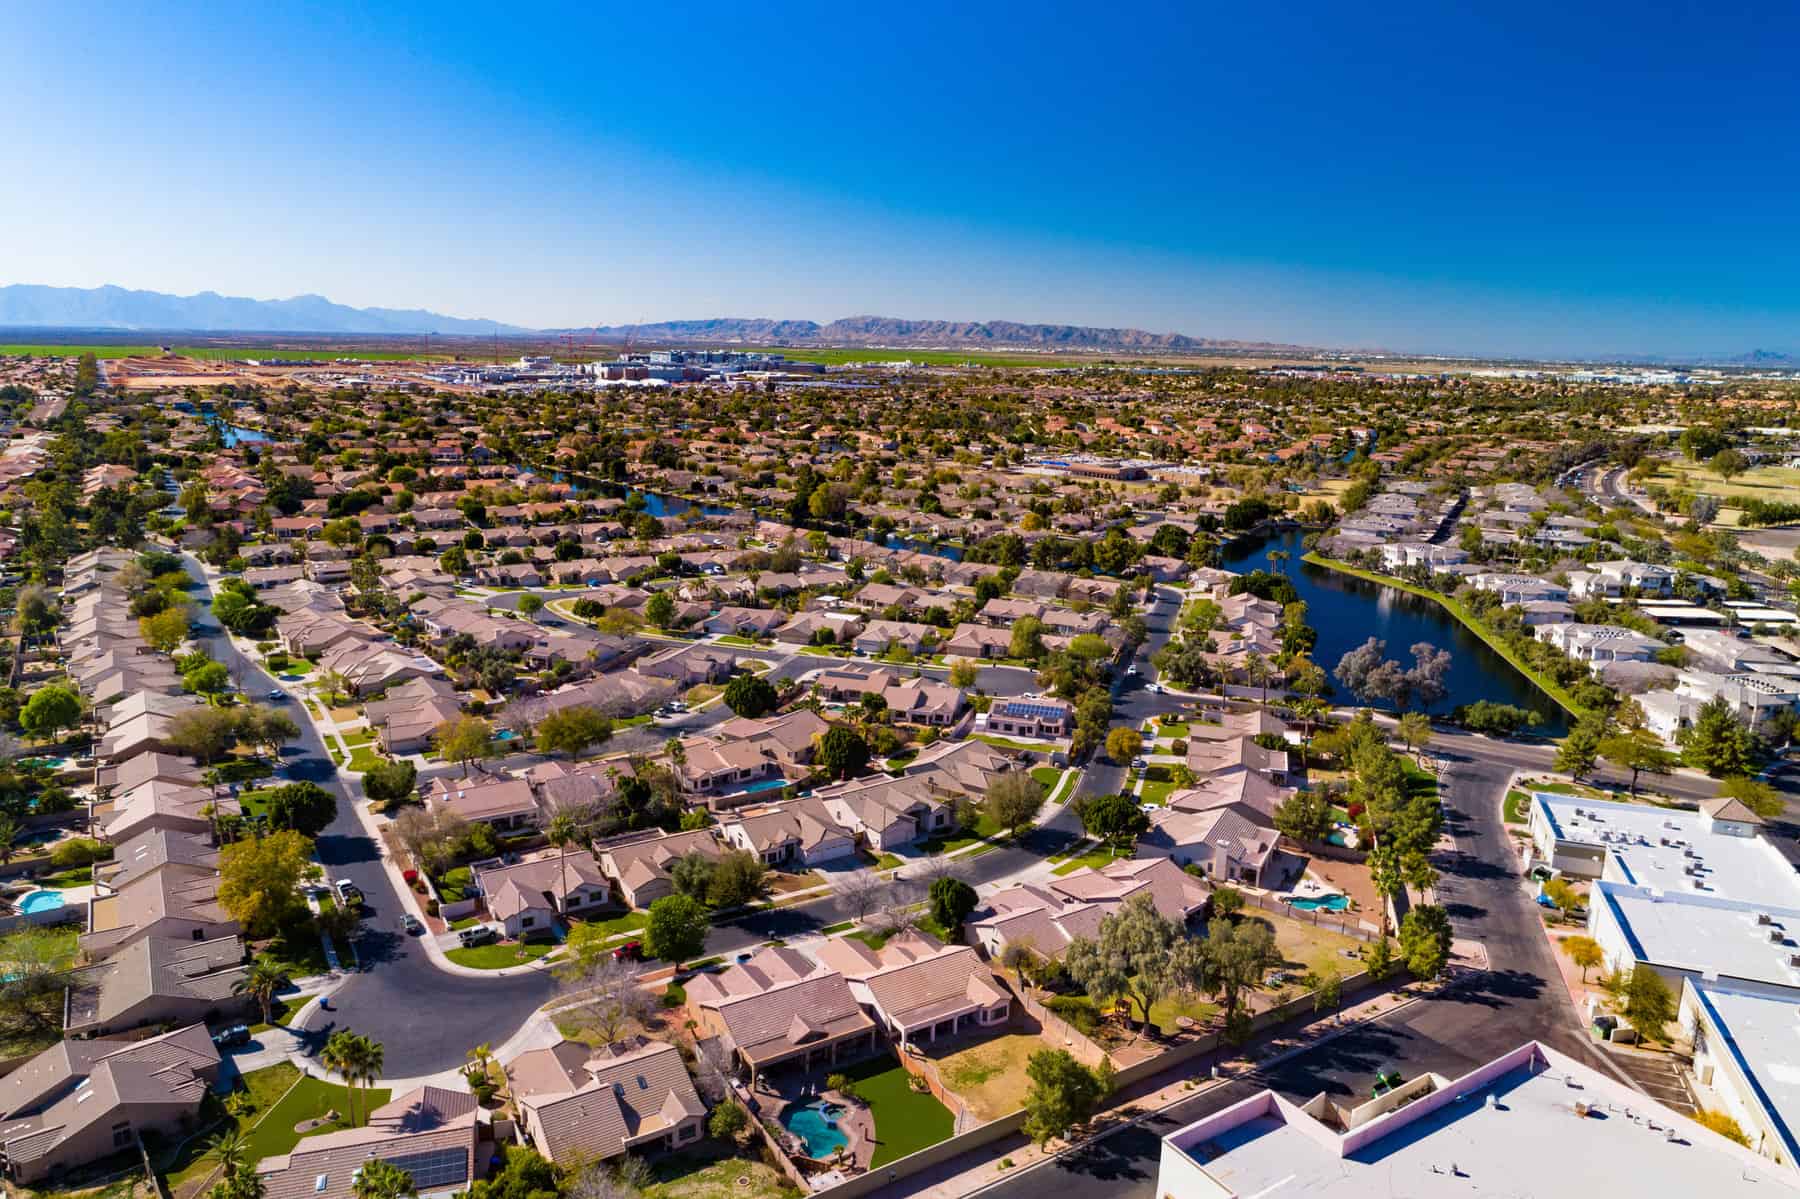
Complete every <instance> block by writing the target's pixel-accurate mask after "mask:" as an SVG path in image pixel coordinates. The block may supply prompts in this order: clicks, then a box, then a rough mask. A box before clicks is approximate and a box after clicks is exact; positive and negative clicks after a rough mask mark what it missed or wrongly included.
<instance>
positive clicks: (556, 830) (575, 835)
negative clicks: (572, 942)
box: [544, 812, 581, 923]
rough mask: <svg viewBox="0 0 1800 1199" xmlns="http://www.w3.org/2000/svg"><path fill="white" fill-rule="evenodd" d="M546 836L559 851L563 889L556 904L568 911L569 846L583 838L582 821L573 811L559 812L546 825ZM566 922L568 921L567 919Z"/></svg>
mask: <svg viewBox="0 0 1800 1199" xmlns="http://www.w3.org/2000/svg"><path fill="white" fill-rule="evenodd" d="M544 837H545V839H547V840H548V841H549V842H550V844H552V845H554V846H556V848H557V850H558V851H559V852H558V855H557V859H556V864H557V868H558V873H560V874H561V876H562V877H561V879H560V880H559V881H560V882H561V884H562V890H560V891H558V892H557V894H556V906H557V909H558V910H559V911H567V910H568V903H569V846H570V845H571V844H572V843H574V842H575V841H578V840H580V839H581V823H580V822H579V821H578V820H576V819H575V814H574V813H573V812H558V813H557V814H556V815H554V816H552V817H551V818H550V822H549V823H548V824H546V825H545V826H544ZM565 923H567V922H566V921H565Z"/></svg>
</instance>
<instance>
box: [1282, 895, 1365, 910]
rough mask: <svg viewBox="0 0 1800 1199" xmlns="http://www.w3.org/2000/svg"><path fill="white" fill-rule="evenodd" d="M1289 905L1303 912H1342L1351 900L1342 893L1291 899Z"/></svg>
mask: <svg viewBox="0 0 1800 1199" xmlns="http://www.w3.org/2000/svg"><path fill="white" fill-rule="evenodd" d="M1288 906H1289V907H1290V908H1299V909H1300V910H1301V911H1302V912H1318V911H1325V912H1341V911H1343V910H1344V909H1345V908H1348V907H1349V906H1350V901H1349V900H1348V899H1347V898H1345V897H1344V896H1342V895H1327V896H1325V897H1324V898H1323V899H1290V900H1288Z"/></svg>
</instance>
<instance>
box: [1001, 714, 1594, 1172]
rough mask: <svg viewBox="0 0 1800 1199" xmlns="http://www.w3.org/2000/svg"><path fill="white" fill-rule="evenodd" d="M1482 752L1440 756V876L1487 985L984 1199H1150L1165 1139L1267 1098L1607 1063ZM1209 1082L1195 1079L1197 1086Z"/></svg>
mask: <svg viewBox="0 0 1800 1199" xmlns="http://www.w3.org/2000/svg"><path fill="white" fill-rule="evenodd" d="M1473 740H1478V741H1479V740H1481V739H1473ZM1494 745H1498V746H1500V747H1501V751H1500V752H1499V753H1494V754H1487V753H1484V752H1481V751H1484V750H1486V749H1488V748H1489V747H1490V746H1494ZM1475 750H1476V752H1472V753H1471V752H1464V750H1463V748H1462V747H1461V746H1453V747H1449V748H1444V747H1442V746H1441V745H1440V747H1439V748H1438V750H1437V752H1438V753H1439V756H1441V757H1444V758H1446V759H1447V764H1448V765H1447V769H1446V771H1445V772H1444V783H1443V795H1444V803H1445V809H1446V814H1447V818H1448V822H1447V827H1448V830H1449V832H1450V834H1451V836H1452V837H1453V838H1454V839H1455V842H1456V850H1455V852H1454V853H1453V854H1449V855H1445V856H1444V857H1443V858H1442V860H1441V861H1440V863H1439V866H1440V869H1441V870H1442V874H1443V886H1442V892H1443V895H1442V898H1443V901H1444V903H1445V906H1446V907H1447V908H1448V909H1449V911H1450V916H1451V919H1452V921H1453V923H1454V924H1455V927H1456V933H1457V936H1458V937H1460V938H1473V939H1479V940H1481V941H1483V942H1484V943H1485V944H1486V946H1487V949H1488V954H1489V960H1490V964H1491V967H1492V968H1491V969H1490V970H1489V971H1488V972H1487V973H1485V974H1475V975H1470V976H1468V977H1465V978H1463V979H1462V980H1460V981H1459V982H1458V983H1457V984H1456V985H1454V986H1452V987H1450V988H1447V989H1446V990H1445V991H1444V992H1442V993H1441V994H1439V995H1437V996H1434V997H1432V998H1428V999H1423V1000H1420V1001H1418V1002H1415V1003H1411V1004H1408V1005H1406V1006H1404V1007H1402V1008H1399V1009H1397V1010H1395V1011H1394V1012H1393V1013H1391V1014H1389V1015H1386V1016H1383V1017H1381V1018H1379V1019H1377V1020H1374V1021H1371V1022H1370V1023H1368V1024H1365V1025H1363V1026H1361V1027H1360V1028H1357V1029H1353V1030H1351V1031H1350V1032H1346V1033H1344V1034H1342V1035H1340V1036H1338V1037H1336V1038H1333V1039H1332V1040H1329V1041H1326V1042H1325V1043H1323V1044H1321V1045H1319V1046H1316V1047H1315V1048H1313V1049H1310V1050H1307V1051H1306V1052H1304V1053H1301V1054H1298V1055H1296V1056H1294V1057H1291V1058H1289V1059H1287V1060H1286V1061H1283V1062H1280V1063H1278V1064H1276V1065H1274V1066H1272V1067H1270V1068H1268V1069H1266V1070H1261V1071H1257V1072H1255V1073H1253V1074H1251V1075H1248V1076H1245V1078H1244V1079H1243V1080H1241V1081H1233V1082H1232V1083H1230V1084H1228V1085H1226V1086H1224V1087H1220V1088H1215V1089H1213V1090H1209V1091H1207V1092H1205V1093H1204V1094H1202V1095H1199V1096H1196V1097H1195V1098H1193V1099H1189V1100H1184V1101H1183V1102H1182V1103H1180V1104H1177V1105H1176V1106H1175V1107H1173V1108H1171V1109H1169V1110H1168V1111H1167V1112H1165V1113H1164V1114H1162V1115H1159V1116H1157V1117H1155V1118H1153V1119H1151V1120H1148V1121H1146V1122H1144V1123H1143V1124H1141V1125H1138V1126H1135V1127H1133V1128H1131V1129H1128V1130H1126V1131H1123V1132H1120V1133H1116V1134H1114V1135H1113V1136H1110V1137H1107V1138H1106V1139H1105V1140H1103V1141H1101V1142H1099V1143H1098V1144H1096V1145H1092V1146H1089V1147H1087V1148H1085V1149H1083V1150H1081V1151H1079V1152H1077V1153H1074V1154H1069V1155H1066V1156H1064V1157H1062V1158H1060V1159H1058V1160H1057V1161H1055V1162H1054V1163H1052V1164H1049V1165H1046V1166H1042V1167H1039V1168H1037V1169H1033V1170H1029V1171H1027V1172H1025V1173H1023V1174H1021V1175H1019V1176H1018V1177H1016V1178H1013V1179H1009V1180H1007V1181H1006V1182H1004V1183H1002V1184H1000V1185H999V1186H998V1187H995V1188H992V1189H990V1190H988V1191H984V1192H982V1194H983V1196H984V1197H986V1196H992V1197H993V1199H1037V1197H1038V1196H1042V1195H1056V1196H1058V1199H1151V1197H1152V1196H1154V1195H1155V1194H1156V1171H1157V1163H1158V1160H1159V1158H1160V1155H1161V1139H1162V1138H1163V1137H1164V1136H1167V1135H1168V1134H1169V1133H1171V1132H1173V1131H1174V1130H1176V1129H1178V1128H1180V1127H1182V1126H1184V1125H1186V1124H1190V1123H1192V1122H1193V1121H1195V1120H1197V1119H1199V1118H1201V1117H1202V1116H1205V1115H1208V1114H1210V1113H1212V1112H1215V1111H1218V1110H1220V1109H1221V1108H1223V1107H1225V1106H1227V1105H1229V1104H1231V1103H1235V1102H1237V1101H1238V1100H1239V1099H1243V1098H1245V1097H1247V1096H1249V1095H1250V1094H1252V1093H1254V1091H1255V1090H1257V1089H1260V1088H1261V1087H1265V1086H1266V1087H1272V1088H1274V1089H1275V1090H1276V1091H1279V1092H1281V1093H1282V1094H1284V1095H1286V1096H1287V1097H1288V1098H1290V1099H1294V1100H1296V1101H1298V1102H1304V1101H1306V1100H1309V1099H1311V1098H1312V1097H1313V1096H1315V1095H1317V1094H1319V1093H1320V1092H1324V1093H1326V1094H1328V1095H1330V1096H1331V1097H1332V1098H1333V1099H1334V1100H1335V1101H1337V1102H1339V1103H1344V1102H1348V1101H1350V1100H1353V1099H1356V1100H1360V1099H1364V1098H1367V1097H1368V1095H1369V1088H1370V1086H1371V1085H1372V1084H1373V1083H1374V1081H1375V1077H1376V1075H1377V1074H1378V1073H1379V1072H1380V1071H1382V1070H1386V1069H1390V1068H1393V1069H1398V1070H1399V1071H1400V1072H1401V1073H1402V1074H1403V1075H1404V1076H1406V1077H1408V1078H1411V1077H1414V1076H1416V1075H1418V1074H1420V1073H1421V1072H1424V1071H1428V1070H1434V1071H1437V1072H1438V1073H1440V1074H1444V1075H1446V1076H1449V1077H1455V1076H1456V1075H1458V1074H1461V1073H1463V1072H1465V1071H1467V1070H1469V1069H1471V1068H1472V1067H1474V1066H1477V1065H1480V1064H1482V1063H1484V1062H1488V1061H1491V1060H1493V1059H1494V1058H1496V1057H1498V1056H1500V1055H1501V1054H1502V1053H1505V1052H1506V1051H1508V1050H1510V1049H1513V1048H1516V1047H1517V1046H1518V1045H1520V1044H1522V1043H1523V1042H1525V1041H1527V1040H1533V1039H1536V1040H1539V1041H1542V1042H1544V1043H1546V1044H1549V1045H1551V1046H1554V1047H1555V1048H1557V1049H1560V1050H1562V1051H1563V1052H1565V1053H1569V1054H1571V1055H1573V1056H1575V1057H1577V1058H1579V1059H1581V1060H1583V1061H1586V1062H1590V1063H1596V1064H1597V1063H1598V1062H1599V1061H1600V1059H1599V1057H1598V1051H1597V1050H1595V1049H1594V1048H1593V1047H1592V1045H1591V1044H1590V1043H1589V1042H1588V1040H1587V1037H1586V1036H1585V1035H1584V1034H1583V1032H1582V1030H1581V1028H1580V1027H1579V1026H1578V1025H1577V1023H1576V1021H1575V1017H1574V1013H1573V1011H1572V1010H1571V1009H1570V1007H1569V1002H1568V994H1567V992H1566V991H1564V990H1563V989H1562V983H1561V980H1560V979H1559V978H1558V976H1557V969H1556V964H1555V962H1554V961H1553V960H1551V957H1550V952H1551V951H1550V948H1549V944H1548V942H1547V941H1546V939H1545V938H1544V935H1543V933H1542V932H1541V931H1540V926H1539V922H1538V918H1537V914H1536V912H1535V910H1534V908H1533V905H1532V903H1531V900H1530V898H1529V897H1528V896H1527V895H1526V894H1525V892H1524V891H1523V889H1522V888H1521V887H1520V886H1519V884H1518V879H1517V876H1516V874H1515V873H1514V870H1513V867H1512V850H1511V847H1510V843H1509V841H1508V838H1507V835H1506V832H1505V826H1504V824H1503V823H1502V821H1501V819H1500V800H1501V797H1502V795H1503V794H1504V791H1505V786H1506V780H1507V778H1508V777H1509V776H1510V775H1511V774H1512V772H1513V770H1514V769H1515V767H1514V766H1513V765H1512V764H1511V762H1510V761H1509V760H1508V759H1510V758H1511V757H1512V756H1514V755H1513V754H1512V753H1510V752H1508V747H1507V743H1488V744H1485V745H1479V746H1477V747H1475ZM1202 1065H1204V1064H1202ZM1201 1072H1202V1068H1201V1067H1197V1068H1196V1070H1195V1075H1196V1076H1198V1075H1199V1074H1200V1073H1201Z"/></svg>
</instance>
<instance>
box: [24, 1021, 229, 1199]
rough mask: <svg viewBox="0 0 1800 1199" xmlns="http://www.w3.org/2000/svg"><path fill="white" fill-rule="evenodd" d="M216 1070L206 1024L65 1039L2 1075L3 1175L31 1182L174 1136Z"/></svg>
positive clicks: (194, 1113) (189, 1119)
mask: <svg viewBox="0 0 1800 1199" xmlns="http://www.w3.org/2000/svg"><path fill="white" fill-rule="evenodd" d="M218 1076H219V1051H218V1050H217V1049H215V1048H214V1047H213V1043H212V1038H211V1037H210V1036H209V1035H208V1034H207V1031H206V1026H205V1025H203V1024H193V1025H189V1026H188V1027H186V1028H183V1029H178V1030H176V1031H175V1032H169V1033H164V1034H163V1035H162V1036H159V1037H152V1038H149V1039H148V1040H142V1041H130V1042H121V1041H105V1040H66V1041H59V1042H57V1043H56V1044H55V1045H52V1046H51V1047H50V1048H48V1049H46V1050H44V1051H43V1052H42V1053H40V1054H38V1055H37V1056H36V1057H34V1058H32V1059H31V1060H29V1061H27V1062H26V1063H25V1064H23V1065H21V1066H19V1067H18V1068H17V1069H15V1070H14V1071H13V1072H12V1073H10V1074H8V1075H7V1076H6V1077H5V1078H4V1079H0V1160H3V1161H4V1169H5V1173H6V1177H7V1178H9V1179H11V1180H12V1181H13V1182H15V1183H19V1184H22V1185H31V1184H34V1183H37V1182H39V1181H40V1180H42V1179H44V1178H46V1177H48V1176H49V1175H50V1174H51V1173H53V1172H56V1171H61V1170H68V1169H73V1168H75V1167H77V1166H84V1165H87V1164H88V1163H90V1162H95V1161H99V1160H100V1159H101V1158H104V1157H110V1156H111V1155H113V1154H115V1153H118V1152H120V1151H121V1150H125V1149H131V1148H133V1147H134V1146H135V1145H136V1144H137V1142H138V1138H139V1137H140V1136H142V1135H143V1134H144V1133H161V1134H163V1135H165V1136H168V1137H171V1138H174V1137H177V1136H179V1135H181V1134H182V1133H183V1132H184V1131H186V1130H189V1129H191V1127H192V1125H193V1123H194V1121H195V1120H196V1119H197V1118H198V1117H199V1114H200V1105H201V1102H202V1101H203V1100H204V1099H205V1098H206V1092H207V1089H208V1087H210V1086H211V1085H212V1083H213V1082H214V1081H215V1080H217V1078H218Z"/></svg>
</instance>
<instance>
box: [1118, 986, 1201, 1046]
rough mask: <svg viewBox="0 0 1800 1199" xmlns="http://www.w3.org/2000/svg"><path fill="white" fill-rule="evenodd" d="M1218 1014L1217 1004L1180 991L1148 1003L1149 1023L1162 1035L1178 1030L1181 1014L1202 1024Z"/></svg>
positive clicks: (1171, 1034) (1170, 1034)
mask: <svg viewBox="0 0 1800 1199" xmlns="http://www.w3.org/2000/svg"><path fill="white" fill-rule="evenodd" d="M1133 1011H1134V1012H1135V1011H1136V1009H1135V1008H1134V1009H1133ZM1218 1014H1219V1005H1218V1004H1216V1003H1208V1002H1207V1001H1206V1000H1204V999H1199V998H1196V997H1195V996H1192V995H1183V994H1181V993H1180V992H1171V993H1170V994H1168V995H1165V996H1163V997H1162V998H1161V999H1159V1000H1157V1001H1156V1002H1155V1003H1153V1004H1151V1005H1150V1023H1152V1024H1154V1025H1156V1027H1157V1028H1159V1029H1161V1030H1162V1033H1163V1035H1164V1036H1173V1035H1174V1034H1175V1033H1176V1032H1178V1031H1180V1028H1181V1026H1180V1025H1179V1024H1177V1023H1176V1021H1177V1020H1178V1019H1180V1018H1181V1017H1182V1016H1186V1017H1187V1018H1188V1019H1190V1020H1192V1021H1194V1023H1196V1024H1200V1025H1204V1024H1205V1023H1206V1022H1207V1021H1208V1020H1211V1019H1212V1018H1213V1017H1214V1016H1216V1015H1218Z"/></svg>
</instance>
